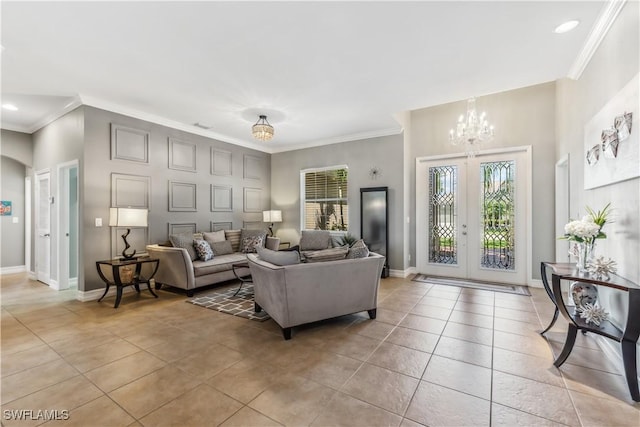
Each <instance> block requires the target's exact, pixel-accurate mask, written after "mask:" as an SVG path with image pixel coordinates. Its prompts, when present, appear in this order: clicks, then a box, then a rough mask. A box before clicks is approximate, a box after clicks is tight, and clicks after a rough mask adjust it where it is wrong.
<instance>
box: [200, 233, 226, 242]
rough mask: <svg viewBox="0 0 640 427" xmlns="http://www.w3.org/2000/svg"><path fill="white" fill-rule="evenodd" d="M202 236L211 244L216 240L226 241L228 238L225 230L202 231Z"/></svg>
mask: <svg viewBox="0 0 640 427" xmlns="http://www.w3.org/2000/svg"><path fill="white" fill-rule="evenodd" d="M202 237H204V240H206V241H207V242H208V243H209V245H211V244H212V243H216V242H224V241H225V240H226V237H225V235H224V230H220V231H211V232H208V233H202Z"/></svg>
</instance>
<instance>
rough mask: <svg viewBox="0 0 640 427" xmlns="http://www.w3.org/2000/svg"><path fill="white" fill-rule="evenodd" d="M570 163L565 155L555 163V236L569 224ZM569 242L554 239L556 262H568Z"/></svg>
mask: <svg viewBox="0 0 640 427" xmlns="http://www.w3.org/2000/svg"><path fill="white" fill-rule="evenodd" d="M570 168H571V163H570V158H569V154H565V155H564V156H563V157H561V158H560V160H558V162H557V163H556V176H555V202H556V203H555V205H556V207H555V212H554V213H555V220H556V225H555V232H556V236H562V235H563V234H564V225H565V224H566V223H568V222H569V216H570V215H571V214H570V211H569V205H570V200H571V185H570V181H571V170H570ZM569 246H570V245H569V241H568V240H563V239H556V247H555V250H556V254H555V260H556V262H569V261H570V257H569Z"/></svg>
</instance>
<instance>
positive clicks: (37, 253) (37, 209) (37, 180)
mask: <svg viewBox="0 0 640 427" xmlns="http://www.w3.org/2000/svg"><path fill="white" fill-rule="evenodd" d="M45 174H47V175H49V200H51V169H50V168H46V169H41V170H38V171H35V172H34V185H35V192H34V201H35V218H34V219H35V221H34V243H35V260H34V264H33V266H34V270H35V277H36V280H37V281H39V282H42V283H44V284H46V285H47V286H52V284H53V285H55V281H54V280H52V278H51V240H52V239H51V231H52V228H53V227H52V226H51V207H49V257H48V259H49V266H48V270H49V273H48V277H46V278H41V277H40V276H39V273H40V269H39V268H38V267H39V265H38V260H39V259H40V250H41V248H40V245H39V243H38V239H39V237H40V236H39V234H38V229H39V228H40V178H39V177H40V175H45ZM42 279H46V280H42Z"/></svg>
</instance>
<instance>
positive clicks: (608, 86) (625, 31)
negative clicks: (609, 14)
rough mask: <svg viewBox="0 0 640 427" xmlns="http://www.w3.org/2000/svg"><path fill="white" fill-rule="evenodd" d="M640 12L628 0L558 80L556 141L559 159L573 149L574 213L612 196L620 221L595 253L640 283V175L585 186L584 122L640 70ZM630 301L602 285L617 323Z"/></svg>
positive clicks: (576, 215) (602, 300) (609, 229)
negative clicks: (586, 54) (572, 74)
mask: <svg viewBox="0 0 640 427" xmlns="http://www.w3.org/2000/svg"><path fill="white" fill-rule="evenodd" d="M639 16H640V11H639V3H638V2H627V3H626V5H625V6H624V8H623V10H622V11H621V12H620V15H619V16H618V18H617V19H616V21H615V23H614V24H613V26H612V27H611V29H610V30H609V33H608V34H607V36H606V37H605V39H604V40H603V42H602V44H601V45H600V47H599V48H598V50H597V51H596V53H595V54H594V56H593V58H592V59H591V62H590V63H589V65H588V66H587V68H586V69H585V71H584V73H583V74H582V76H581V77H580V79H579V80H577V81H573V80H569V79H563V80H560V81H559V82H558V85H557V86H558V93H557V99H558V101H557V105H558V128H557V137H558V144H557V147H556V158H557V159H560V158H561V157H562V156H564V155H566V154H567V153H568V154H569V162H570V165H569V169H570V186H571V195H570V205H569V206H570V213H571V216H572V217H574V218H579V217H581V216H582V215H585V214H586V211H585V206H590V207H591V208H594V209H600V208H602V207H604V205H605V204H607V203H609V202H611V205H612V206H613V209H614V210H613V219H614V221H615V222H614V223H612V224H607V225H606V226H605V230H604V231H605V232H606V233H607V235H608V237H607V238H606V239H601V240H598V242H597V246H596V251H595V252H596V256H599V255H604V256H606V257H611V258H612V259H614V260H615V261H616V262H617V264H618V274H620V275H621V276H623V277H626V278H628V279H630V280H632V281H634V282H636V283H640V263H639V262H638V260H639V259H640V237H639V236H640V219H639V218H640V217H639V215H638V213H639V212H640V179H639V178H635V179H631V180H628V181H624V182H619V183H614V184H611V185H607V186H604V187H600V188H596V189H592V190H584V189H583V188H584V166H585V165H584V148H583V143H584V126H585V124H587V123H588V122H589V121H590V120H591V118H592V117H593V116H594V115H596V114H597V113H598V111H600V109H601V108H602V107H604V105H605V104H606V103H607V102H608V101H609V100H611V99H612V98H613V97H614V96H615V95H616V94H617V93H618V92H619V91H620V90H621V89H622V88H623V87H624V86H625V85H626V84H627V83H628V82H629V81H630V80H631V79H632V78H634V76H636V75H637V74H638V71H639V69H640V66H639V64H640V57H639V52H640V46H639V40H640V22H638V21H639ZM633 114H634V116H635V115H636V114H640V111H637V110H636V111H634V112H633ZM638 131H640V129H635V128H634V129H632V132H638ZM638 167H640V165H639V166H638ZM626 301H627V300H626V294H624V293H621V292H617V291H611V290H608V289H605V288H603V287H600V297H599V302H600V303H601V304H602V305H603V306H604V307H605V308H606V309H607V310H608V311H610V312H611V313H612V316H613V319H614V322H616V323H618V325H621V324H623V323H624V319H625V318H626V316H627V310H626ZM639 354H640V353H639Z"/></svg>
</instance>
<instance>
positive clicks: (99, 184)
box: [49, 106, 271, 290]
mask: <svg viewBox="0 0 640 427" xmlns="http://www.w3.org/2000/svg"><path fill="white" fill-rule="evenodd" d="M77 116H78V117H79V120H78V122H79V123H82V121H83V120H84V123H83V127H82V129H81V130H80V131H81V132H82V138H81V139H82V144H83V145H82V147H83V152H82V156H81V157H82V158H83V161H84V164H83V165H82V167H81V170H82V172H83V177H82V179H83V182H82V184H81V186H82V189H83V190H82V191H83V193H82V196H83V197H84V200H83V208H84V209H83V211H82V215H83V218H82V221H81V222H82V223H84V224H85V225H84V233H82V235H83V237H82V239H83V243H82V245H83V248H82V256H83V257H84V259H82V258H81V262H82V263H83V267H81V268H83V270H84V274H85V277H86V281H87V283H86V284H85V288H84V289H83V290H92V289H99V288H103V287H104V283H103V282H102V281H101V280H100V279H99V277H98V276H97V273H96V272H95V262H96V261H99V260H102V259H108V258H110V257H112V256H115V255H118V254H119V253H120V252H122V246H123V242H122V238H121V237H120V236H121V234H123V233H124V230H112V227H109V226H108V225H107V224H108V218H109V208H110V207H116V206H131V207H145V206H146V207H147V208H148V209H149V227H148V228H146V229H144V228H142V229H140V230H135V229H132V231H131V235H130V236H129V237H128V239H127V240H128V241H129V242H130V244H132V245H133V247H134V248H135V249H136V250H137V251H138V252H141V251H144V246H145V245H146V244H150V243H161V242H165V241H166V240H167V239H168V236H169V234H170V233H171V234H175V233H180V232H187V233H193V232H194V231H198V232H200V231H210V230H220V229H238V228H242V226H243V224H244V222H245V221H247V222H257V221H261V220H262V212H261V211H262V210H266V209H270V208H271V206H270V194H271V193H270V189H271V155H270V154H267V153H263V152H260V151H257V150H252V149H249V148H246V147H240V146H237V145H232V144H228V143H225V142H222V141H217V140H214V139H211V138H207V137H206V136H203V135H200V134H195V133H190V132H186V131H184V130H178V129H173V128H169V127H167V126H163V125H160V124H156V123H151V122H147V121H143V120H139V119H136V118H133V117H128V116H124V115H121V114H116V113H112V112H108V111H104V110H100V109H97V108H94V107H89V106H82V107H80V111H79V112H78V114H77ZM74 117H75V116H74ZM74 123H75V122H74ZM49 126H51V125H49ZM198 132H199V131H198ZM245 160H246V161H245ZM245 176H246V177H245ZM245 188H252V189H254V191H257V192H258V193H259V194H261V196H260V197H258V198H256V197H255V195H254V196H253V197H252V196H249V200H248V202H249V203H250V206H249V210H250V212H245V209H244V205H245V200H244V189H245ZM256 194H257V193H256ZM96 218H101V219H102V222H103V226H102V227H95V226H94V224H95V219H96ZM262 225H264V224H262ZM139 233H146V234H142V235H138V234H139ZM81 289H82V288H81Z"/></svg>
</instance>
